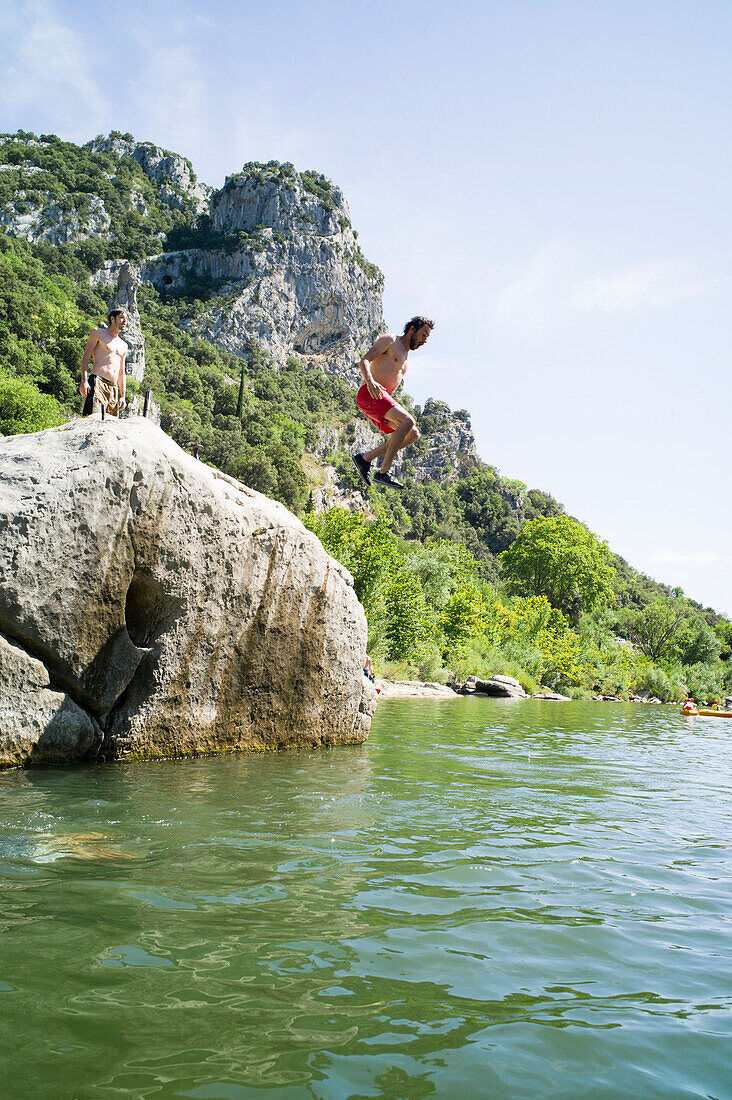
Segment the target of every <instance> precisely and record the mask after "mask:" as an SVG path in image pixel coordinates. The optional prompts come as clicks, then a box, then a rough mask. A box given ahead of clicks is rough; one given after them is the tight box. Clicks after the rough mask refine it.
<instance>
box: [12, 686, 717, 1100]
mask: <svg viewBox="0 0 732 1100" xmlns="http://www.w3.org/2000/svg"><path fill="white" fill-rule="evenodd" d="M729 793H730V767H729V752H728V735H727V739H725V730H724V729H720V728H718V726H715V725H714V722H713V720H712V719H710V720H708V722H707V723H706V724H704V723H702V722H701V720H700V721H699V722H697V723H696V724H690V723H689V722H688V720H686V721H685V720H683V719H682V718H681V717H680V716H679V715H677V714H675V713H674V712H673V711H671V710H670V709H667V708H650V707H630V706H622V705H611V704H608V705H605V706H601V705H598V704H571V705H563V704H557V705H554V704H551V703H536V702H530V701H527V702H521V703H518V704H515V703H510V702H509V703H507V702H503V701H495V700H489V699H477V700H476V699H455V700H448V701H445V702H442V701H440V702H431V701H425V700H419V701H418V702H417V701H414V702H410V701H404V700H393V701H391V702H390V701H388V700H387V701H385V702H383V703H382V704H381V705H380V708H379V711H378V714H377V720H376V721H375V723H374V728H373V732H372V736H371V740H370V741H369V742H367V744H366V745H364V746H360V747H358V748H347V749H333V750H328V751H322V752H309V751H303V752H292V753H283V754H279V755H273V756H252V757H248V756H240V757H231V758H219V759H213V760H202V761H188V762H181V763H168V764H149V763H148V764H139V765H132V764H130V765H122V766H119V765H116V766H112V765H110V766H103V767H99V768H67V769H66V768H64V769H44V770H35V771H27V772H13V773H6V774H4V775H3V776H1V777H0V798H1V799H2V812H1V813H0V876H1V883H2V897H3V905H2V911H1V912H0V1005H1V1006H2V1007H3V1009H4V1013H3V1019H4V1021H6V1026H5V1027H4V1028H3V1029H2V1032H0V1052H1V1053H2V1055H3V1065H4V1067H8V1068H7V1070H6V1092H7V1094H8V1095H10V1096H18V1097H24V1098H25V1097H29V1096H42V1097H45V1096H49V1095H53V1096H54V1097H84V1096H91V1095H92V1094H93V1095H94V1097H97V1096H99V1097H105V1096H109V1097H113V1096H119V1095H130V1096H135V1097H138V1096H139V1097H148V1096H149V1097H174V1096H186V1097H200V1098H219V1097H225V1098H234V1100H239V1098H240V1097H249V1096H253V1095H254V1094H255V1093H256V1094H259V1093H260V1092H261V1091H263V1090H265V1089H268V1090H270V1092H272V1090H274V1095H276V1096H277V1097H323V1098H326V1097H327V1098H331V1097H332V1098H342V1097H350V1096H353V1097H362V1096H363V1097H365V1096H368V1097H373V1096H376V1097H378V1096H385V1097H423V1096H424V1097H426V1096H444V1097H456V1096H457V1097H461V1096H465V1097H470V1096H510V1097H532V1098H534V1097H639V1096H643V1097H664V1098H667V1097H701V1096H717V1097H722V1096H728V1095H730V1092H729V1087H728V1084H727V1079H728V1076H729V1074H728V1070H727V1062H728V1057H727V1051H728V1049H729V1045H728V1044H729V1038H730V1032H731V1031H732V1014H731V1013H730V1000H731V998H732V994H731V988H732V986H731V980H730V979H731V977H732V965H731V956H732V934H731V933H730V932H729V930H728V921H727V912H728V907H729V895H730V877H731V876H730V867H731V862H730V858H729V855H728V851H729V844H730V839H731V837H730V834H731V833H732V811H731V810H730V802H729ZM49 1082H50V1083H52V1086H53V1087H52V1088H51V1089H50V1090H49Z"/></svg>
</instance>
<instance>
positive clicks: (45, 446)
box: [0, 418, 375, 766]
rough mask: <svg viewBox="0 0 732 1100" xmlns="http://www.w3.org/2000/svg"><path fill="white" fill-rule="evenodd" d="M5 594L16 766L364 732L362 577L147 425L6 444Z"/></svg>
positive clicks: (9, 739) (1, 497)
mask: <svg viewBox="0 0 732 1100" xmlns="http://www.w3.org/2000/svg"><path fill="white" fill-rule="evenodd" d="M0 578H1V579H0V664H1V665H2V668H3V669H5V670H6V671H7V672H8V674H7V675H3V677H2V681H1V683H0V716H1V717H2V723H1V724H0V763H2V764H5V765H6V766H7V765H13V764H19V763H32V762H34V761H36V760H38V761H44V760H58V759H75V758H81V757H85V756H89V755H92V756H98V755H100V754H101V755H102V756H103V757H105V758H115V757H123V756H127V755H130V754H132V755H137V756H141V757H158V756H163V757H164V756H181V755H188V754H197V753H212V752H224V751H230V750H237V749H276V748H282V747H286V746H288V745H323V744H327V745H333V744H348V743H357V742H360V741H363V740H364V739H365V738H366V736H367V735H368V730H369V726H370V721H371V714H372V712H373V708H374V702H375V695H374V692H373V689H372V688H371V686H370V684H369V683H368V681H367V680H366V679H365V677H364V676H363V672H362V668H363V659H364V654H365V647H366V622H365V618H364V615H363V610H362V608H361V606H360V604H359V603H358V600H357V598H356V595H355V593H354V591H353V587H352V580H351V578H350V576H349V575H348V573H347V572H346V571H345V570H344V569H343V568H342V567H341V566H340V565H339V564H338V563H337V562H335V561H334V560H333V559H332V558H330V557H329V556H328V555H327V554H326V553H325V551H324V550H323V548H322V546H321V544H320V543H319V541H318V540H317V539H316V538H315V536H314V535H312V534H311V533H310V532H308V531H307V530H306V529H305V528H304V527H303V525H302V524H301V523H300V522H299V520H297V519H296V518H295V517H294V516H293V515H292V514H291V513H290V512H288V511H287V510H286V509H285V508H284V507H283V506H282V505H279V504H276V503H274V502H272V501H270V500H268V499H267V498H266V497H263V496H261V495H260V494H259V493H256V492H254V491H253V490H251V489H248V488H246V487H245V486H244V485H242V484H240V483H239V482H236V481H234V480H233V479H231V478H227V477H225V476H224V475H221V474H218V473H217V472H216V471H214V470H212V469H210V468H209V467H207V466H205V465H204V464H202V463H200V462H197V461H196V460H195V459H194V458H192V457H191V456H190V455H188V454H186V453H185V452H184V451H182V450H181V449H180V448H179V447H178V446H177V445H176V444H175V443H174V442H173V441H172V440H171V439H169V438H168V437H167V436H166V435H165V433H163V432H162V431H161V430H160V429H159V428H157V427H155V426H154V425H152V424H150V422H149V421H147V420H144V419H142V418H134V419H131V420H128V421H115V420H110V419H108V420H105V421H100V420H98V419H96V418H89V419H87V420H79V421H74V422H72V423H71V424H68V425H66V426H64V427H63V428H61V429H51V430H49V431H46V432H40V433H37V434H34V435H28V436H13V437H8V438H6V439H3V440H2V441H0ZM11 673H12V674H11ZM59 746H62V748H59Z"/></svg>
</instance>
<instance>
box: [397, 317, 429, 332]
mask: <svg viewBox="0 0 732 1100" xmlns="http://www.w3.org/2000/svg"><path fill="white" fill-rule="evenodd" d="M423 325H427V328H429V329H433V328H434V327H435V322H434V321H430V319H429V317H412V319H411V320H410V321H407V323H406V325H405V326H404V332H403V333H402V335H403V336H406V335H407V333H408V332H409V330H410V329H412V328H422V326H423Z"/></svg>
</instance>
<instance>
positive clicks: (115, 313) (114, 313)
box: [107, 306, 128, 325]
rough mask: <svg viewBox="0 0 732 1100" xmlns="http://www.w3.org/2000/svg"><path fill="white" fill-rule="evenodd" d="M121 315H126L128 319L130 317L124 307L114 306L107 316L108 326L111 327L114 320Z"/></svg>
mask: <svg viewBox="0 0 732 1100" xmlns="http://www.w3.org/2000/svg"><path fill="white" fill-rule="evenodd" d="M120 313H124V315H125V317H127V315H128V314H127V310H126V309H122V306H113V307H112V308H111V309H110V311H109V313H108V314H107V324H108V325H111V324H112V318H113V317H117V316H119V314H120Z"/></svg>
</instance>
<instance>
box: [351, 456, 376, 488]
mask: <svg viewBox="0 0 732 1100" xmlns="http://www.w3.org/2000/svg"><path fill="white" fill-rule="evenodd" d="M351 458H352V459H353V461H354V463H355V465H356V469H357V470H358V472H359V474H360V475H361V479H362V480H363V481H365V482H366V484H367V485H370V484H371V463H370V462H367V461H366V459H365V458H364V457H363V455H362V454H357V455H351Z"/></svg>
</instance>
